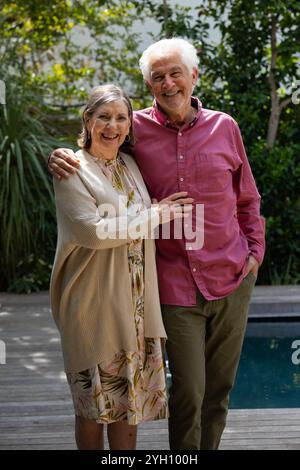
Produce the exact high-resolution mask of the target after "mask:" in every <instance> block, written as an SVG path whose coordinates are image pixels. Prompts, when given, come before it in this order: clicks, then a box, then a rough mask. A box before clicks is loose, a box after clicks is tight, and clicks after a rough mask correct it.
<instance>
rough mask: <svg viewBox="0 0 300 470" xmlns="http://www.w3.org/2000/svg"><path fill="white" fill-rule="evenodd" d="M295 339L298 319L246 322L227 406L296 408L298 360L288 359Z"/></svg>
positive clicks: (299, 386) (298, 402)
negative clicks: (241, 348)
mask: <svg viewBox="0 0 300 470" xmlns="http://www.w3.org/2000/svg"><path fill="white" fill-rule="evenodd" d="M296 340H298V341H299V342H300V321H299V322H284V323H282V322H266V323H263V322H253V323H252V322H250V323H248V327H247V331H246V336H245V341H244V345H243V350H242V355H241V360H240V364H239V368H238V371H237V376H236V381H235V386H234V388H233V390H232V392H231V395H230V405H229V407H230V408H232V409H237V408H240V409H247V408H300V364H294V363H293V361H292V355H293V353H296V352H297V350H296V349H293V348H292V344H293V342H294V341H296ZM298 344H299V343H298ZM297 349H298V350H299V346H298V348H297ZM297 357H298V358H300V353H298V355H297ZM297 362H299V361H297ZM167 383H168V385H170V383H171V376H170V374H167Z"/></svg>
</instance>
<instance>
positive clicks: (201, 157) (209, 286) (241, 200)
mask: <svg viewBox="0 0 300 470" xmlns="http://www.w3.org/2000/svg"><path fill="white" fill-rule="evenodd" d="M192 105H193V106H194V107H196V108H197V115H196V117H195V119H194V120H193V121H192V122H191V123H190V124H186V125H184V126H183V127H181V128H180V129H178V128H174V127H172V126H171V125H170V123H169V122H168V119H167V117H166V116H165V115H164V114H163V113H162V112H161V111H160V109H159V108H158V107H157V105H156V104H155V103H154V106H153V107H152V108H148V109H144V110H142V111H138V112H135V114H134V133H135V138H136V145H135V158H136V161H137V164H138V166H139V168H140V170H141V173H142V175H143V178H144V180H145V183H146V185H147V188H148V190H149V193H150V196H151V197H152V198H156V199H157V200H158V201H159V200H161V199H162V198H164V197H166V196H169V195H170V194H172V193H174V192H178V191H187V192H188V196H189V197H192V198H194V203H195V204H204V244H203V247H202V248H201V249H197V250H195V249H189V248H190V247H189V245H188V242H187V240H186V239H185V236H184V233H183V236H182V237H181V238H180V239H174V238H172V237H171V239H169V240H167V239H158V240H157V242H156V246H157V269H158V279H159V289H160V300H161V303H162V304H170V305H181V306H192V305H195V304H196V293H197V288H198V289H199V290H200V292H201V293H202V295H203V296H204V297H205V298H206V299H207V300H214V299H219V298H222V297H225V296H227V295H228V294H230V293H231V292H232V291H233V290H235V289H236V288H237V286H238V285H239V284H240V283H241V282H242V280H243V277H244V273H245V268H246V266H247V258H248V256H249V255H250V254H252V255H253V256H254V257H255V258H256V259H257V260H258V262H259V263H261V262H262V260H263V255H264V248H265V238H264V219H263V218H262V217H261V216H260V212H259V208H260V196H259V193H258V191H257V188H256V185H255V181H254V178H253V175H252V173H251V169H250V166H249V163H248V159H247V156H246V153H245V150H244V146H243V142H242V138H241V134H240V131H239V128H238V125H237V124H236V122H235V121H234V120H233V119H232V118H231V117H230V116H228V115H227V114H224V113H221V112H218V111H211V110H209V109H203V108H202V105H201V102H200V101H199V100H198V99H196V98H192ZM194 209H195V208H194ZM194 212H196V210H194ZM193 215H194V214H193ZM192 225H193V227H194V228H195V217H193V221H192ZM171 235H172V231H171Z"/></svg>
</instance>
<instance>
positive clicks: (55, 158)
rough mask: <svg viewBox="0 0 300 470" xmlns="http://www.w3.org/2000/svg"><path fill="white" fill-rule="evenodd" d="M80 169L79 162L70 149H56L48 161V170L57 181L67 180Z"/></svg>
mask: <svg viewBox="0 0 300 470" xmlns="http://www.w3.org/2000/svg"><path fill="white" fill-rule="evenodd" d="M79 168H80V161H79V160H78V158H77V157H76V155H75V153H74V152H73V150H71V149H56V150H54V151H53V152H52V153H51V155H50V157H49V160H48V170H49V171H50V173H51V174H52V175H53V176H55V177H56V178H57V179H59V180H60V179H61V178H68V177H69V176H70V175H72V174H75V173H76V171H77V170H78V169H79Z"/></svg>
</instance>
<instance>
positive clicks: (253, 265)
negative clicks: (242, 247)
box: [245, 255, 259, 278]
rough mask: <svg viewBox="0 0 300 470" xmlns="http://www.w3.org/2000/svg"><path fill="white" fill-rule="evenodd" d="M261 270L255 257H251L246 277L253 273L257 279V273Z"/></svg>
mask: <svg viewBox="0 0 300 470" xmlns="http://www.w3.org/2000/svg"><path fill="white" fill-rule="evenodd" d="M258 269H259V264H258V261H257V260H256V259H255V258H254V256H252V255H250V256H249V259H248V266H247V270H246V274H245V277H246V276H248V274H249V273H250V272H251V273H252V274H254V276H255V277H256V278H257V273H258Z"/></svg>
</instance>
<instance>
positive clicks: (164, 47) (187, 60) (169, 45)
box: [139, 38, 199, 82]
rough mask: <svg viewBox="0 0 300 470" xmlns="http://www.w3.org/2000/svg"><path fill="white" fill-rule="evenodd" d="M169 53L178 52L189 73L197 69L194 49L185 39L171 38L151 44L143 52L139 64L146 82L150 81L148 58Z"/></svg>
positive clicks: (196, 57) (197, 63) (197, 61)
mask: <svg viewBox="0 0 300 470" xmlns="http://www.w3.org/2000/svg"><path fill="white" fill-rule="evenodd" d="M170 52H178V53H179V54H180V56H181V59H182V62H183V63H184V65H186V67H187V68H188V69H189V71H190V72H192V70H193V69H194V68H196V69H198V65H199V59H198V56H197V51H196V49H195V47H194V46H193V45H192V44H191V43H190V42H188V41H186V40H185V39H181V38H171V39H161V40H160V41H157V42H155V43H154V44H151V46H149V47H147V49H145V50H144V52H143V54H142V56H141V58H140V61H139V64H140V69H141V72H142V74H143V77H144V80H145V81H146V82H149V81H150V78H151V76H150V58H151V56H152V55H153V54H157V55H162V56H164V55H165V54H169V53H170Z"/></svg>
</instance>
